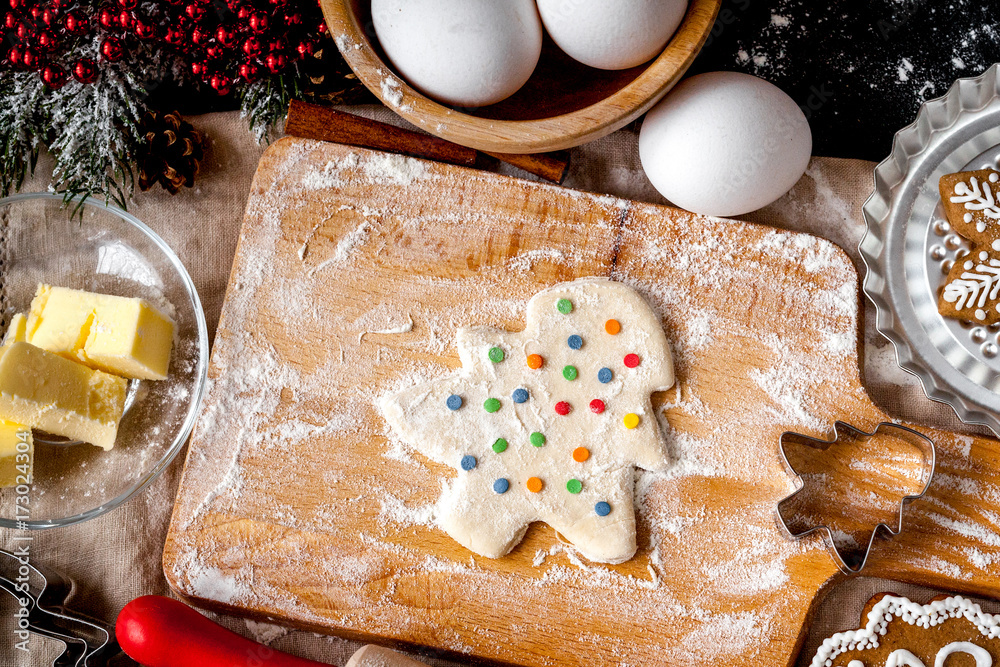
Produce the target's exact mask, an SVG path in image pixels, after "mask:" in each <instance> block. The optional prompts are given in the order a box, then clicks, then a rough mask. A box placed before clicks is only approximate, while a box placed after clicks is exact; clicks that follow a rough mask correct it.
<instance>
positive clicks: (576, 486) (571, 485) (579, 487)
mask: <svg viewBox="0 0 1000 667" xmlns="http://www.w3.org/2000/svg"><path fill="white" fill-rule="evenodd" d="M566 490H567V491H569V492H570V493H580V492H581V491H583V482H581V481H580V480H578V479H571V480H569V481H568V482H566Z"/></svg>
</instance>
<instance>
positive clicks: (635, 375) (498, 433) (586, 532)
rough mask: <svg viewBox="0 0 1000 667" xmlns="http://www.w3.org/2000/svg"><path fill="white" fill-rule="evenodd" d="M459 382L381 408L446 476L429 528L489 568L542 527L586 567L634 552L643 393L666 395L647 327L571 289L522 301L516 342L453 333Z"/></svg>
mask: <svg viewBox="0 0 1000 667" xmlns="http://www.w3.org/2000/svg"><path fill="white" fill-rule="evenodd" d="M458 353H459V356H460V358H461V360H462V370H461V371H460V372H459V373H458V374H457V375H454V376H451V377H447V378H444V379H441V380H435V381H432V382H427V383H423V384H419V385H417V386H414V387H411V388H409V389H405V390H403V391H401V392H398V393H395V394H392V395H390V396H386V397H384V398H383V399H382V400H381V402H380V407H381V408H382V412H383V414H384V415H385V418H386V420H387V421H388V422H389V424H390V425H391V426H392V428H393V430H394V431H395V432H396V433H398V434H399V436H400V437H402V438H403V439H404V440H405V441H406V442H407V443H409V444H410V445H412V446H413V447H415V448H416V449H417V450H418V451H420V452H421V453H423V454H424V455H426V456H427V457H429V458H431V459H433V460H435V461H438V462H440V463H444V464H446V465H449V466H451V467H453V468H454V469H455V470H456V471H457V477H456V478H455V479H454V480H453V481H451V482H450V483H449V484H448V486H447V487H446V489H445V491H444V495H443V496H442V498H441V501H440V502H439V503H438V506H437V507H438V515H437V523H438V525H440V527H441V528H443V529H444V530H445V531H446V532H447V533H448V534H449V535H451V536H452V537H453V538H454V539H455V540H457V541H458V542H459V543H461V544H462V545H464V546H465V547H467V548H468V549H470V550H472V551H474V552H476V553H478V554H480V555H483V556H488V557H490V558H498V557H500V556H503V555H504V554H506V553H507V552H509V551H510V550H511V549H513V548H514V547H515V546H516V545H517V543H518V542H520V541H521V538H522V537H523V536H524V533H525V531H526V530H527V529H528V525H529V524H530V523H532V522H533V521H544V522H545V523H547V524H549V525H550V526H552V527H553V528H555V529H556V530H557V531H559V533H561V534H562V535H563V536H564V537H565V538H566V539H568V540H569V541H570V542H572V543H573V544H574V545H575V546H576V547H577V549H579V550H580V552H581V553H582V554H583V555H584V556H586V557H587V558H589V559H590V560H593V561H597V562H606V563H619V562H622V561H625V560H628V559H629V558H631V557H632V555H633V554H634V553H635V550H636V540H635V513H634V510H633V506H632V498H633V485H634V480H633V466H639V467H641V468H645V469H647V470H658V469H663V468H665V467H666V465H667V456H666V448H665V445H664V442H663V440H662V436H661V433H660V427H659V424H658V422H657V420H656V414H655V413H654V411H653V407H652V404H651V402H650V393H651V392H654V391H659V390H663V389H667V388H669V387H670V386H671V385H672V384H673V383H674V374H673V365H672V362H671V358H670V347H669V345H668V344H667V339H666V336H665V335H664V333H663V328H662V327H661V325H660V318H659V317H658V316H657V315H656V313H654V312H653V309H652V308H650V307H649V304H647V303H646V301H645V300H644V299H643V298H642V297H641V296H639V295H638V294H637V293H636V292H635V291H633V290H631V289H630V288H628V287H626V286H625V285H623V284H621V283H618V282H614V281H612V280H608V279H605V278H583V279H580V280H577V281H574V282H571V283H564V284H561V285H556V286H555V287H551V288H549V289H546V290H544V291H542V292H539V293H538V294H536V295H535V296H534V297H533V298H532V299H531V300H530V301H529V302H528V309H527V317H526V327H525V330H524V331H521V332H517V333H511V332H506V331H500V330H497V329H492V328H482V327H481V328H475V329H460V330H459V331H458Z"/></svg>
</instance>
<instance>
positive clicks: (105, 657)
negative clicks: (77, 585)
mask: <svg viewBox="0 0 1000 667" xmlns="http://www.w3.org/2000/svg"><path fill="white" fill-rule="evenodd" d="M0 589H2V590H5V591H7V592H8V593H10V594H11V595H13V596H14V597H15V598H17V599H18V600H26V601H27V605H26V606H25V607H23V608H24V609H26V610H27V614H26V617H25V618H26V620H27V628H26V629H27V630H28V632H33V633H35V634H38V635H42V636H43V637H51V638H52V639H57V640H59V641H61V642H62V643H63V644H65V645H66V648H65V649H64V650H63V652H62V654H61V655H60V656H59V657H57V658H56V659H55V660H54V661H53V662H52V667H106V665H107V664H108V661H109V660H110V659H111V658H113V657H114V656H116V655H117V654H118V653H119V652H120V649H119V648H118V642H117V641H116V640H115V631H114V627H113V626H112V625H110V624H108V623H104V622H102V621H98V620H96V619H93V618H90V617H88V616H84V615H83V614H80V613H78V612H74V611H70V610H68V609H66V607H65V602H66V599H67V597H68V596H69V594H70V592H71V591H72V589H73V584H72V582H71V581H68V580H67V579H65V578H64V577H63V576H62V575H60V574H59V573H57V572H54V571H52V570H49V569H47V568H44V567H42V566H41V565H38V564H36V563H34V562H32V561H31V560H29V559H28V558H22V557H20V556H17V555H15V554H12V553H10V552H8V551H4V550H2V549H0ZM19 627H22V626H21V625H20V624H19Z"/></svg>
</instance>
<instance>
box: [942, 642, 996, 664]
mask: <svg viewBox="0 0 1000 667" xmlns="http://www.w3.org/2000/svg"><path fill="white" fill-rule="evenodd" d="M952 653H968V654H969V655H971V656H972V657H973V658H975V659H976V667H993V656H991V655H990V653H989V651H987V650H986V649H984V648H983V647H982V646H976V645H975V644H973V643H972V642H952V643H950V644H948V645H947V646H945V647H944V648H942V649H941V650H940V651H938V654H937V657H936V658H934V667H944V661H945V660H947V659H948V656H949V655H951V654H952Z"/></svg>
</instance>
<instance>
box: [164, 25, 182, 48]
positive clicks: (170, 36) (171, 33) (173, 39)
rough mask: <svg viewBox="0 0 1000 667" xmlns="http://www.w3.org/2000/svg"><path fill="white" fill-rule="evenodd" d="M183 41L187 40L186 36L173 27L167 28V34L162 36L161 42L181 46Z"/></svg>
mask: <svg viewBox="0 0 1000 667" xmlns="http://www.w3.org/2000/svg"><path fill="white" fill-rule="evenodd" d="M185 39H187V35H186V34H184V31H183V30H182V29H180V28H174V27H170V28H167V34H166V35H164V36H163V41H165V42H166V43H167V44H173V45H174V46H179V45H181V44H183V43H184V40H185Z"/></svg>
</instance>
